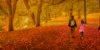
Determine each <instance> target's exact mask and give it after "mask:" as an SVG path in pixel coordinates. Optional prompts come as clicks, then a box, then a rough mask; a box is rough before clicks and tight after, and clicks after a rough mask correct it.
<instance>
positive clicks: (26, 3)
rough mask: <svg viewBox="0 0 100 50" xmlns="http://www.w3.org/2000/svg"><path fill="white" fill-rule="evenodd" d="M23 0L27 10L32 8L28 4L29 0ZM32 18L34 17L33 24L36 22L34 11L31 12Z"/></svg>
mask: <svg viewBox="0 0 100 50" xmlns="http://www.w3.org/2000/svg"><path fill="white" fill-rule="evenodd" d="M23 1H24V3H25V5H26V8H27V10H29V9H30V6H29V4H28V1H29V0H23ZM31 18H32V21H33V24H35V16H34V13H33V12H32V13H31Z"/></svg>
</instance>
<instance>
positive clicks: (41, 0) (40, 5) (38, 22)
mask: <svg viewBox="0 0 100 50" xmlns="http://www.w3.org/2000/svg"><path fill="white" fill-rule="evenodd" d="M42 2H43V0H40V4H39V6H38V12H37V20H36V27H38V26H40V15H41V11H42V10H41V9H42Z"/></svg>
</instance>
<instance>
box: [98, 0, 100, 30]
mask: <svg viewBox="0 0 100 50" xmlns="http://www.w3.org/2000/svg"><path fill="white" fill-rule="evenodd" d="M99 12H100V0H99ZM98 30H100V16H99V28H98Z"/></svg>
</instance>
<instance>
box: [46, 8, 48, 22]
mask: <svg viewBox="0 0 100 50" xmlns="http://www.w3.org/2000/svg"><path fill="white" fill-rule="evenodd" d="M47 17H48V15H47V9H46V23H47V22H48V20H47Z"/></svg>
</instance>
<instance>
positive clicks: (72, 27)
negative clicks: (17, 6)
mask: <svg viewBox="0 0 100 50" xmlns="http://www.w3.org/2000/svg"><path fill="white" fill-rule="evenodd" d="M68 26H69V27H71V36H72V38H74V34H75V27H77V24H76V20H75V19H74V16H71V19H70V20H69V24H68Z"/></svg>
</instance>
